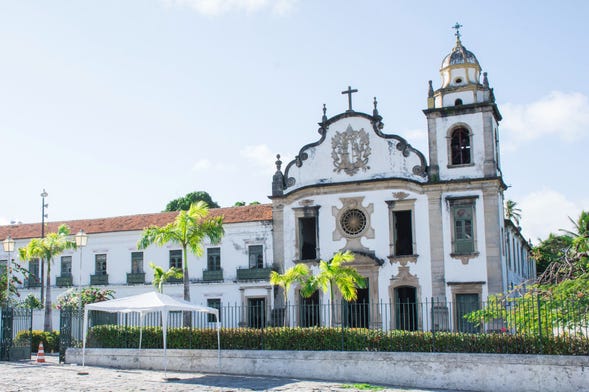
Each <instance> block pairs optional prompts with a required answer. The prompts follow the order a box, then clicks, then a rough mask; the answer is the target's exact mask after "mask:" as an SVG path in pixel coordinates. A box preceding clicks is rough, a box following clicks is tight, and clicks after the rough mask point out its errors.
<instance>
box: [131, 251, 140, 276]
mask: <svg viewBox="0 0 589 392" xmlns="http://www.w3.org/2000/svg"><path fill="white" fill-rule="evenodd" d="M131 273H132V274H141V273H143V252H131Z"/></svg>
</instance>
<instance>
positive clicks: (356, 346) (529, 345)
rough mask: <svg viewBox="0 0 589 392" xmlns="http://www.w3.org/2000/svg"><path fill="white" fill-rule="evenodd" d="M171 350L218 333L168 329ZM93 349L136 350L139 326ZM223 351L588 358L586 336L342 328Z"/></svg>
mask: <svg viewBox="0 0 589 392" xmlns="http://www.w3.org/2000/svg"><path fill="white" fill-rule="evenodd" d="M167 342H168V348H179V349H216V348H217V331H216V330H215V329H190V328H172V329H168V336H167ZM88 346H89V347H100V348H137V347H139V328H138V327H124V326H115V325H100V326H95V327H93V328H92V329H91V330H90V332H89V335H88ZM141 347H142V348H162V347H163V339H162V330H161V328H160V327H146V328H143V340H142V344H141ZM221 348H222V349H233V350H298V351H334V350H335V351H397V352H398V351H403V352H456V353H504V354H549V355H589V339H587V338H586V337H574V336H556V337H552V336H549V337H542V338H540V337H538V336H532V335H523V334H522V335H512V334H505V333H503V334H468V333H451V332H436V333H435V334H432V333H431V332H421V331H413V332H409V331H399V330H394V331H388V332H387V331H382V330H372V329H354V328H350V329H344V330H342V329H341V328H264V329H250V328H223V329H221Z"/></svg>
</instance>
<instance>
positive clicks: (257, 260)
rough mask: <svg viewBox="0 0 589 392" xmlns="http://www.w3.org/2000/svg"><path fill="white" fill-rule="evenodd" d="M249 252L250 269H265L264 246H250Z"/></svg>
mask: <svg viewBox="0 0 589 392" xmlns="http://www.w3.org/2000/svg"><path fill="white" fill-rule="evenodd" d="M248 252H249V267H250V268H264V248H263V246H262V245H250V246H249V247H248Z"/></svg>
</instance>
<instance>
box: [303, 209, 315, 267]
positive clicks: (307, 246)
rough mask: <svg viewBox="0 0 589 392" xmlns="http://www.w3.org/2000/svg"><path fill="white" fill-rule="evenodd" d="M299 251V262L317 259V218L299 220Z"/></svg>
mask: <svg viewBox="0 0 589 392" xmlns="http://www.w3.org/2000/svg"><path fill="white" fill-rule="evenodd" d="M299 231H300V233H299V234H300V235H299V242H300V243H299V251H300V255H301V260H315V259H316V258H317V218H316V217H314V216H313V217H308V218H299Z"/></svg>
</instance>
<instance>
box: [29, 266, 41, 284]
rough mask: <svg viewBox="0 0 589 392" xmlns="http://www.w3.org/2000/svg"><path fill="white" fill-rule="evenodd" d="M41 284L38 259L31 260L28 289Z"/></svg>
mask: <svg viewBox="0 0 589 392" xmlns="http://www.w3.org/2000/svg"><path fill="white" fill-rule="evenodd" d="M40 283H41V280H40V278H39V259H31V261H29V279H28V282H27V285H28V287H35V286H37V285H39V284H40Z"/></svg>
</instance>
